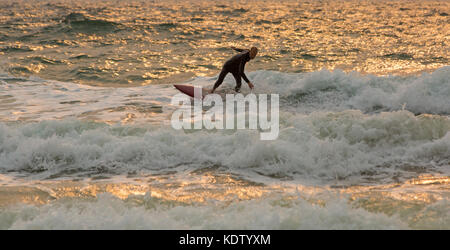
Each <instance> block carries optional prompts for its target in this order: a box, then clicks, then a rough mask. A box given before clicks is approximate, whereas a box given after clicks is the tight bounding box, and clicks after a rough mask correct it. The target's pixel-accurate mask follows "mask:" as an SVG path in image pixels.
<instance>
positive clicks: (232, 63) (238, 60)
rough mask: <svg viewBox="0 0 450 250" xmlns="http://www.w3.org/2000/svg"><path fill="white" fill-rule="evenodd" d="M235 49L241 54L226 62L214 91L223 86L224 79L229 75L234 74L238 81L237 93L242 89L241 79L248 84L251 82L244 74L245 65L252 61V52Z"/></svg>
mask: <svg viewBox="0 0 450 250" xmlns="http://www.w3.org/2000/svg"><path fill="white" fill-rule="evenodd" d="M233 49H234V50H236V51H239V52H241V53H239V54H237V55H235V56H233V57H232V58H230V59H229V60H228V61H226V62H225V64H224V65H223V68H222V71H221V72H220V74H219V79H217V81H216V83H215V84H214V89H216V88H218V87H219V86H220V84H222V82H223V79H224V78H225V76H226V75H227V74H228V73H231V74H233V76H234V79H235V80H236V88H235V90H236V92H239V90H240V89H241V84H242V82H241V77H242V78H244V80H245V81H246V82H247V83H249V82H250V81H249V80H248V78H247V76H246V75H245V73H244V68H245V64H246V63H247V62H248V61H250V51H249V50H246V49H238V48H233Z"/></svg>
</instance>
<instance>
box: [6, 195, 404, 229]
mask: <svg viewBox="0 0 450 250" xmlns="http://www.w3.org/2000/svg"><path fill="white" fill-rule="evenodd" d="M141 204H143V205H141V206H136V205H133V204H132V203H131V204H130V202H124V201H121V200H119V199H118V198H115V197H112V196H111V195H100V196H99V198H98V200H95V201H82V200H76V199H75V200H73V199H69V200H60V201H57V202H53V203H50V204H47V205H44V206H39V207H36V206H19V207H16V208H11V209H3V210H2V211H0V223H1V224H0V228H1V229H406V228H408V224H407V223H405V222H403V221H401V220H400V219H399V218H398V216H391V217H389V216H386V215H384V214H377V213H370V212H368V211H366V210H363V209H360V208H352V205H350V204H348V203H346V202H345V201H344V200H331V201H329V203H328V204H326V205H325V206H322V205H314V204H310V203H308V202H306V201H304V200H301V199H298V200H294V201H292V200H291V201H283V200H282V199H281V200H280V199H276V198H268V199H258V200H251V201H241V202H236V203H232V204H231V205H228V206H221V205H219V206H217V205H214V204H210V205H197V206H177V205H171V206H167V205H164V204H162V203H161V201H159V200H158V199H154V198H148V197H147V198H145V197H144V201H143V202H141Z"/></svg>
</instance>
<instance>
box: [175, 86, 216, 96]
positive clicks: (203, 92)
mask: <svg viewBox="0 0 450 250" xmlns="http://www.w3.org/2000/svg"><path fill="white" fill-rule="evenodd" d="M173 86H174V87H175V88H176V89H178V90H179V91H180V92H181V93H184V94H186V95H188V96H190V97H192V98H195V96H194V93H195V90H196V89H198V88H199V87H195V86H192V85H183V84H174V85H173ZM210 91H211V90H210V89H207V88H202V89H200V93H201V96H200V98H201V99H203V98H204V97H205V96H206V95H207V94H209V92H210Z"/></svg>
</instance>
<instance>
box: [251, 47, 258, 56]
mask: <svg viewBox="0 0 450 250" xmlns="http://www.w3.org/2000/svg"><path fill="white" fill-rule="evenodd" d="M256 54H258V48H256V47H252V48H251V49H250V59H254V58H255V57H256Z"/></svg>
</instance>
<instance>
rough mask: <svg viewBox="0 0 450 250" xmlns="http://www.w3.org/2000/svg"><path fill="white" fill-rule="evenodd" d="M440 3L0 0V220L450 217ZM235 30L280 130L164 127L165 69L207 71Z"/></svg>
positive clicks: (438, 222) (248, 225)
mask: <svg viewBox="0 0 450 250" xmlns="http://www.w3.org/2000/svg"><path fill="white" fill-rule="evenodd" d="M449 14H450V3H449V2H448V1H412V0H399V1H389V0H379V1H356V0H355V1H350V0H349V1H331V0H330V1H316V0H310V1H275V0H267V1H262V0H255V1H234V0H232V1H201V0H192V1H187V0H185V1H156V0H155V1H150V0H148V1H134V0H125V1H113V0H104V1H100V0H89V1H87V0H83V1H65V0H61V1H56V0H50V1H45V0H44V1H38V0H35V1H34V0H19V1H16V0H14V1H9V0H0V229H450V66H449V60H450V17H449ZM230 46H236V47H242V48H249V47H251V46H257V47H258V48H259V49H260V51H259V54H258V56H257V57H256V58H255V60H252V61H250V62H249V63H248V64H247V66H246V72H247V76H248V77H249V78H250V80H251V81H252V82H253V83H254V84H255V90H254V91H253V93H256V94H279V97H280V133H279V137H278V139H276V140H273V141H262V140H260V136H259V131H257V130H251V129H243V130H206V129H202V130H186V131H184V130H175V129H173V128H172V127H171V125H170V119H171V116H172V114H173V112H174V111H175V110H176V109H177V108H178V107H177V106H174V105H172V104H171V99H172V97H173V96H174V95H175V94H178V93H179V92H178V91H177V90H176V89H174V88H173V84H177V83H179V84H180V83H181V84H194V85H200V86H205V87H211V86H212V85H213V84H214V82H215V80H216V79H217V76H218V73H219V71H220V69H221V67H222V64H223V62H224V61H225V60H226V59H227V58H229V57H231V56H233V55H234V53H235V51H233V50H231V49H230V48H229V47H230ZM233 87H234V79H233V78H232V76H227V77H226V78H225V82H224V84H223V86H222V87H221V88H222V89H221V90H220V91H224V89H225V90H228V89H232V88H233ZM242 92H243V93H244V94H245V93H249V90H248V87H247V86H246V84H245V83H244V84H243V90H242Z"/></svg>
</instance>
